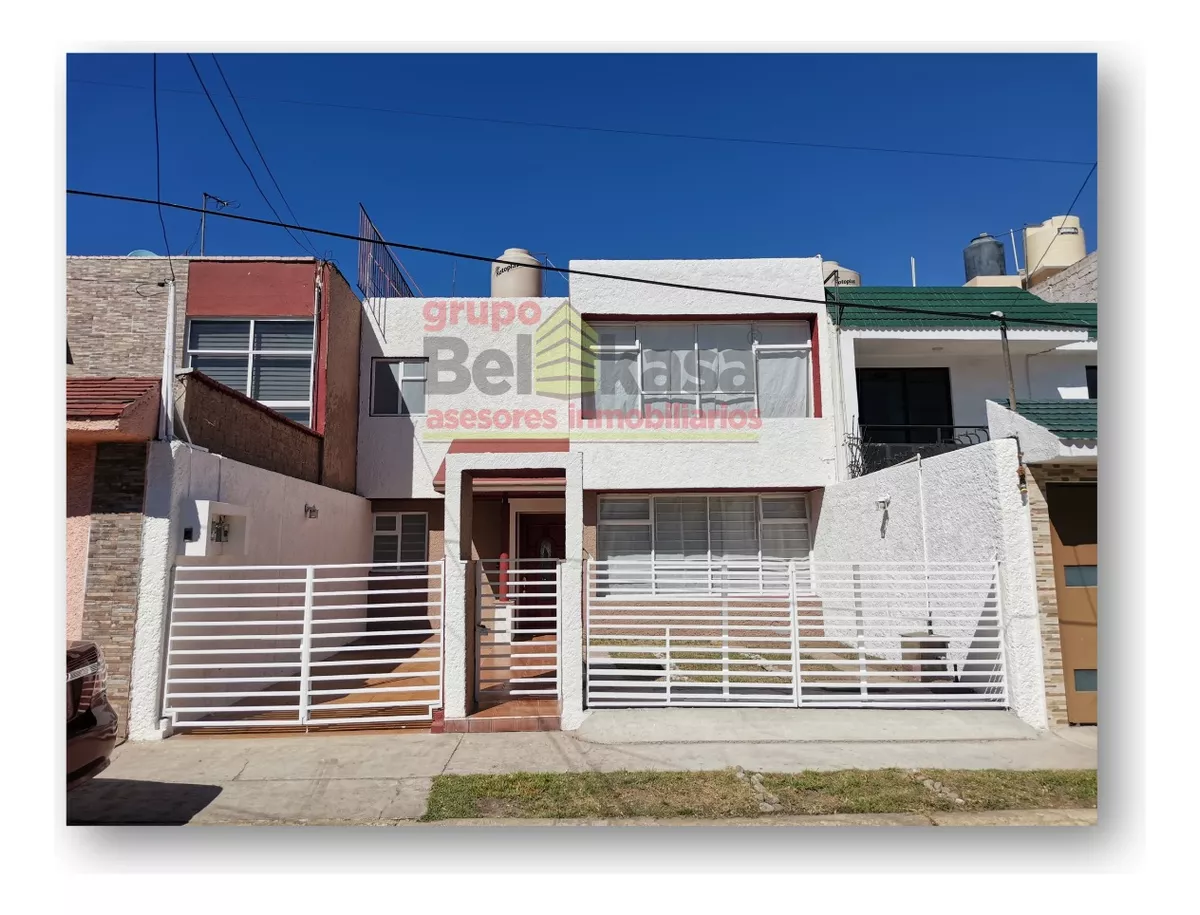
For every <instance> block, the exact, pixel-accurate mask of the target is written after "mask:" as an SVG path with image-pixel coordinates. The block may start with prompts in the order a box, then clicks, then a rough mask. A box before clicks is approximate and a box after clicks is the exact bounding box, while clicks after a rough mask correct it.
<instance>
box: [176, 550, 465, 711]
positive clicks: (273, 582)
mask: <svg viewBox="0 0 1200 915" xmlns="http://www.w3.org/2000/svg"><path fill="white" fill-rule="evenodd" d="M443 581H444V576H443V564H442V563H441V562H433V563H426V562H419V563H391V564H387V565H381V564H370V563H360V564H347V565H319V566H191V565H179V566H177V567H176V569H175V583H174V587H173V591H172V600H171V620H170V631H169V635H168V645H167V669H166V684H165V698H164V707H163V712H164V714H165V715H167V716H169V717H170V719H171V721H172V723H173V725H174V726H175V727H177V728H184V729H186V728H208V727H253V728H257V727H297V726H305V727H310V726H311V727H316V726H328V725H362V724H387V723H396V724H402V723H406V722H420V721H429V720H431V717H432V709H434V708H436V707H438V706H440V705H441V704H442V617H443V613H442V611H443Z"/></svg>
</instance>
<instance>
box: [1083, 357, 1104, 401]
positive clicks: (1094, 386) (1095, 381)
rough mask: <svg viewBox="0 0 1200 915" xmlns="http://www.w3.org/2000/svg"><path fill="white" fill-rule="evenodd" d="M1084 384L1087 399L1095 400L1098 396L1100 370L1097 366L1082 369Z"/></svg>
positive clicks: (1086, 366) (1087, 366)
mask: <svg viewBox="0 0 1200 915" xmlns="http://www.w3.org/2000/svg"><path fill="white" fill-rule="evenodd" d="M1083 374H1084V378H1085V384H1086V385H1087V392H1088V399H1089V400H1096V399H1097V398H1098V397H1099V396H1100V370H1099V366H1095V365H1085V366H1084V367H1083Z"/></svg>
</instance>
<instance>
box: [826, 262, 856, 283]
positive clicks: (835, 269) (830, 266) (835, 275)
mask: <svg viewBox="0 0 1200 915" xmlns="http://www.w3.org/2000/svg"><path fill="white" fill-rule="evenodd" d="M821 273H822V274H824V276H825V283H824V285H826V286H861V285H862V277H861V276H859V275H858V271H857V270H851V269H850V268H849V267H843V266H842V265H841V264H839V263H838V262H837V261H827V260H822V261H821Z"/></svg>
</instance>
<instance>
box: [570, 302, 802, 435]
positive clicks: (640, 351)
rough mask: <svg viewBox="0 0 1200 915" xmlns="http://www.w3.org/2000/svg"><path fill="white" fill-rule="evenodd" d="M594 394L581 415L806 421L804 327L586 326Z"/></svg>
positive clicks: (751, 324)
mask: <svg viewBox="0 0 1200 915" xmlns="http://www.w3.org/2000/svg"><path fill="white" fill-rule="evenodd" d="M593 328H594V330H595V331H596V334H597V336H598V337H599V343H598V344H597V345H596V346H595V347H593V353H594V354H595V357H596V368H595V376H596V392H595V394H594V395H591V396H590V397H588V398H585V403H584V411H585V415H586V414H592V413H593V411H597V412H598V411H605V410H616V411H621V412H623V413H629V412H640V413H643V414H648V413H649V411H651V410H656V411H659V412H663V413H685V414H691V413H710V412H721V411H722V410H726V409H727V410H744V411H746V412H751V411H757V413H758V415H760V416H763V417H781V416H787V417H791V416H809V415H810V405H809V390H810V388H811V386H812V382H811V358H810V357H811V354H812V337H811V330H810V328H809V325H808V323H807V322H806V321H764V322H757V321H756V322H749V321H747V322H744V323H734V322H715V321H714V322H702V323H696V324H689V323H681V322H676V321H655V322H644V323H643V322H639V323H637V324H621V325H617V324H611V325H605V324H600V325H593Z"/></svg>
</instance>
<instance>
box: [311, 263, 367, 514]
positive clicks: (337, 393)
mask: <svg viewBox="0 0 1200 915" xmlns="http://www.w3.org/2000/svg"><path fill="white" fill-rule="evenodd" d="M324 283H325V290H324V302H323V303H322V304H323V307H324V309H325V314H324V316H323V320H322V339H321V340H320V341H318V345H319V346H321V347H322V349H323V353H322V356H321V358H319V359H318V362H319V366H320V367H319V371H322V372H324V375H325V378H324V392H323V393H324V402H323V403H319V404H316V405H314V406H315V407H316V409H320V410H321V418H322V419H323V421H324V425H323V426H318V428H319V429H320V430H321V432H322V433H323V434H324V437H325V458H324V460H325V463H324V475H325V478H324V480H323V481H322V482H323V483H324V484H325V485H326V486H332V487H333V488H334V489H341V490H344V491H346V492H354V490H355V482H356V479H357V474H358V374H359V364H358V361H359V333H360V330H361V327H362V303H361V302H360V301H359V300H358V296H356V295H355V294H354V290H353V289H351V288H350V284H349V283H347V282H346V280H345V278H344V277H343V276H342V275H341V273H339V272H338V271H337V270H336V269H335V268H333V267H332V265H329V266H327V268H326V270H325V271H324Z"/></svg>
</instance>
